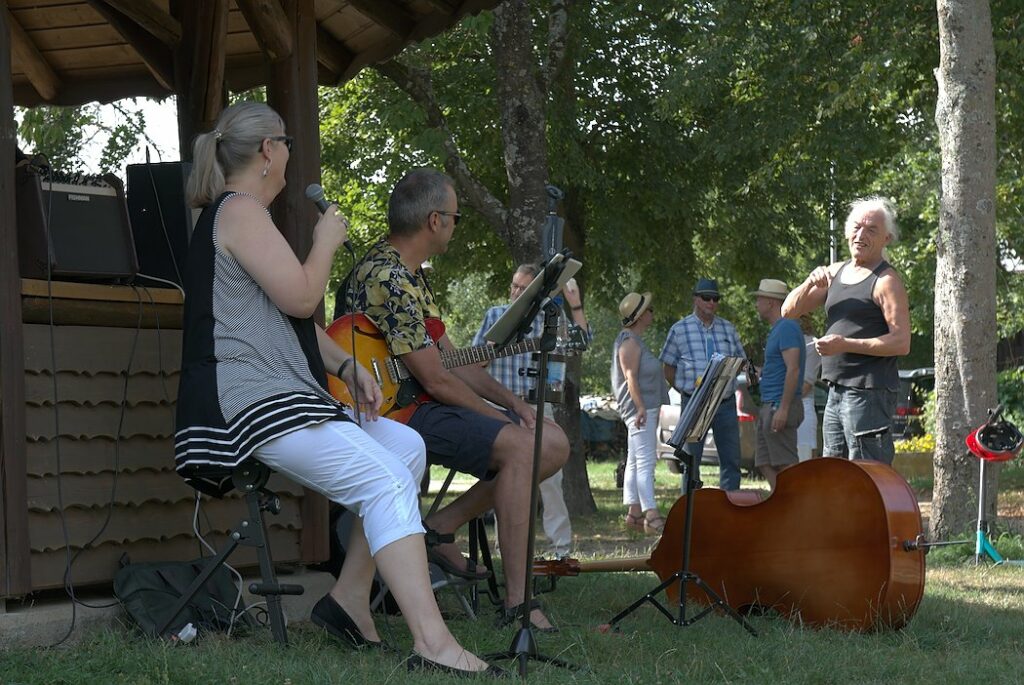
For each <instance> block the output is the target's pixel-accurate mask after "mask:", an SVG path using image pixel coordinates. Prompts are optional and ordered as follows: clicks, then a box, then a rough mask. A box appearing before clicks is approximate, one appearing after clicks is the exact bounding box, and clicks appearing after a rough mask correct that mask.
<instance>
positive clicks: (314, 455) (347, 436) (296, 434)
mask: <svg viewBox="0 0 1024 685" xmlns="http://www.w3.org/2000/svg"><path fill="white" fill-rule="evenodd" d="M254 456H255V457H256V459H258V460H260V461H261V462H263V463H264V464H266V465H267V466H269V467H270V468H272V469H274V470H275V471H278V472H280V473H281V474H283V475H285V476H287V477H288V478H291V479H292V480H294V481H295V482H297V483H301V484H302V485H304V486H306V487H307V488H309V489H310V490H315V491H316V492H319V493H320V494H322V495H323V496H324V497H327V498H328V499H330V500H331V501H333V502H337V503H338V504H340V505H342V506H343V507H345V508H346V509H349V510H350V511H352V512H353V513H355V514H356V515H357V516H359V518H361V519H362V520H363V530H364V531H365V532H366V540H367V542H369V544H370V554H376V553H377V552H378V551H379V550H380V549H381V548H383V547H386V546H387V545H389V544H391V543H392V542H394V541H396V540H400V539H401V538H404V537H407V536H409V535H417V534H422V533H423V523H422V521H421V519H420V508H419V483H420V479H421V478H422V477H423V471H424V469H425V468H426V463H427V448H426V446H425V445H424V444H423V439H422V438H421V437H420V436H419V433H417V432H416V431H414V430H413V429H411V428H408V427H407V426H405V425H403V424H401V423H398V422H397V421H392V420H390V419H378V420H377V421H363V428H360V427H359V426H358V425H356V424H355V423H351V422H349V421H325V422H324V423H319V424H317V425H315V426H310V427H308V428H302V429H300V430H297V431H293V432H291V433H288V434H287V435H283V436H281V437H279V438H275V439H274V440H271V441H270V442H268V443H266V444H265V445H263V446H261V447H260V448H259V449H257V450H256V452H255V454H254Z"/></svg>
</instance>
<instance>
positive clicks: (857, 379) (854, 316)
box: [821, 260, 899, 390]
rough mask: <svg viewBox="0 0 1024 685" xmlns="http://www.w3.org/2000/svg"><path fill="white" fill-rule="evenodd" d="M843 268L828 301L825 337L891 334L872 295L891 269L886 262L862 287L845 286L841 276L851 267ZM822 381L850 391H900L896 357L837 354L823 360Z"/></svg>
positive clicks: (837, 274)
mask: <svg viewBox="0 0 1024 685" xmlns="http://www.w3.org/2000/svg"><path fill="white" fill-rule="evenodd" d="M849 264H850V262H846V263H845V264H843V265H842V266H841V267H840V268H839V271H838V272H837V273H836V275H835V277H834V278H833V279H832V283H830V284H829V286H828V295H826V297H825V333H826V334H829V333H835V334H836V335H841V336H843V337H845V338H877V337H879V336H882V335H885V334H886V333H888V332H889V324H888V323H886V321H885V315H884V314H883V312H882V308H881V307H879V306H878V305H877V304H875V301H874V299H873V298H872V293H873V292H874V290H875V283H877V282H878V276H879V274H881V273H882V272H883V271H885V270H886V269H888V268H890V267H889V263H888V262H887V261H885V260H882V263H881V264H879V265H878V266H876V267H875V268H874V270H872V272H871V275H869V276H868V277H867V278H865V279H864V280H863V281H861V282H860V283H851V284H849V285H847V284H845V283H843V282H841V280H840V276H842V274H843V271H844V270H845V269H846V267H847V266H849ZM821 377H822V378H824V379H825V380H827V381H831V382H832V383H835V384H836V385H844V386H847V387H850V388H888V389H889V390H897V389H898V387H899V371H898V370H897V367H896V357H876V356H873V355H869V354H850V353H844V354H833V355H828V356H825V357H822V358H821Z"/></svg>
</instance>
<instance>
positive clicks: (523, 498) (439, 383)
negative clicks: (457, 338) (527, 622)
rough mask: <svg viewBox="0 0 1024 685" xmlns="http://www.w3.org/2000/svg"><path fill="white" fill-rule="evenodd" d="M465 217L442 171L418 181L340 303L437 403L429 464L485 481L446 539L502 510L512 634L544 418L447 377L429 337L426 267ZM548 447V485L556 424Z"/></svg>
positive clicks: (464, 563)
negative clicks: (537, 434)
mask: <svg viewBox="0 0 1024 685" xmlns="http://www.w3.org/2000/svg"><path fill="white" fill-rule="evenodd" d="M460 216H461V215H460V214H459V207H458V198H457V197H456V194H455V187H454V184H453V182H452V180H451V179H450V178H449V177H448V176H447V175H445V174H443V173H441V172H439V171H436V170H433V169H416V170H413V171H411V172H409V173H408V174H406V176H405V177H404V178H402V180H400V181H399V182H398V184H397V185H396V186H395V188H394V190H393V191H392V193H391V198H390V199H389V201H388V228H389V233H388V235H387V236H386V237H385V238H384V239H383V240H381V241H379V242H378V243H377V244H376V245H374V246H373V247H371V248H370V250H369V252H367V254H366V256H365V257H364V258H363V259H362V260H361V261H360V262H359V263H358V264H357V265H356V267H355V270H354V272H353V273H350V274H349V276H348V278H347V279H346V282H345V283H344V284H343V285H342V287H341V288H340V289H339V291H338V296H339V298H343V299H340V300H339V301H344V302H345V303H346V304H347V307H345V308H344V309H347V310H348V311H352V312H362V313H363V314H364V315H365V316H366V317H367V318H368V319H369V320H370V322H371V323H372V324H373V326H375V327H376V328H377V329H378V331H379V333H380V334H381V335H382V336H383V337H384V339H385V340H386V342H387V345H388V348H389V350H390V352H391V354H392V355H394V356H396V357H398V358H399V359H400V360H401V362H402V363H403V364H404V366H405V368H406V369H408V372H409V373H410V374H411V376H412V378H413V379H415V381H416V382H418V384H419V385H420V386H421V387H422V389H423V391H424V392H425V393H427V394H428V395H429V396H430V399H429V401H426V402H423V403H421V404H419V406H418V407H417V408H416V409H415V411H414V412H413V413H412V415H411V416H410V417H409V420H408V425H409V426H410V427H412V428H414V429H415V430H417V431H418V432H419V433H420V435H422V437H423V439H424V441H425V442H426V444H427V453H428V458H429V459H430V460H431V461H432V462H434V463H439V464H442V465H444V466H446V467H449V468H455V469H457V470H459V471H461V472H463V473H468V474H471V475H473V476H476V477H478V478H479V479H480V481H479V482H477V483H476V484H475V485H473V487H471V488H470V489H469V490H467V491H466V492H465V493H463V494H462V495H460V496H459V497H458V498H456V499H455V500H454V501H452V502H451V503H450V504H448V505H447V506H445V507H444V508H442V509H440V510H438V511H437V512H435V513H434V514H433V515H432V516H430V517H429V518H428V519H427V521H426V523H427V525H429V526H430V527H431V528H433V529H435V530H437V531H438V532H439V533H442V534H445V533H454V532H455V531H456V530H457V529H458V528H459V527H460V526H462V525H463V524H465V523H467V522H468V521H470V520H471V519H472V518H474V517H475V516H477V515H479V514H481V513H483V512H485V511H487V510H488V509H492V508H493V509H494V510H495V514H496V518H497V524H498V537H499V539H500V540H501V553H502V560H503V566H504V570H505V587H506V591H507V596H506V600H505V608H504V611H503V612H502V614H501V616H500V618H499V625H505V624H508V623H511V622H512V621H514V620H515V617H516V615H517V614H518V611H519V606H520V605H521V604H522V602H523V598H524V596H525V592H524V590H525V588H524V587H523V583H524V579H525V576H526V564H527V561H528V560H527V559H526V547H527V529H528V523H529V506H530V497H529V495H528V493H529V488H530V485H531V468H532V464H533V443H534V427H535V422H536V421H537V416H536V413H535V411H534V409H533V407H531V406H530V405H529V404H527V403H526V402H525V401H523V400H522V399H521V398H520V397H518V396H516V395H515V394H514V393H512V392H511V391H510V390H508V389H507V388H506V387H504V386H503V385H501V383H499V382H498V381H496V380H495V379H494V378H492V377H491V376H490V375H489V374H488V373H487V371H486V370H485V369H484V368H483V367H482V366H478V365H469V366H462V367H458V368H451V369H449V368H446V367H445V365H444V364H443V363H442V358H441V353H442V352H445V351H449V350H452V349H453V348H454V346H453V345H452V343H451V341H450V340H449V339H448V336H447V335H445V334H442V335H441V336H440V337H439V338H437V339H435V337H433V336H431V335H430V333H429V331H428V326H427V320H428V319H432V318H440V311H439V309H438V307H437V305H436V303H435V301H434V295H433V292H432V291H431V288H430V285H429V283H428V282H427V280H426V278H425V277H424V274H423V270H422V269H421V267H420V265H421V264H422V263H423V262H424V261H426V260H428V259H429V258H431V257H433V256H435V255H438V254H441V253H443V252H445V251H447V249H448V243H449V241H450V240H451V238H452V234H453V233H454V231H455V225H456V224H457V223H458V221H459V218H460ZM353 277H354V287H350V285H351V281H352V280H353ZM339 309H342V308H341V307H339ZM492 403H493V404H492ZM495 405H497V407H496V406H495ZM502 408H503V409H502ZM542 420H543V419H542ZM542 437H543V445H542V454H541V459H540V475H539V478H540V480H544V479H545V478H548V477H549V476H551V475H552V474H553V473H555V472H556V471H558V469H560V468H561V467H562V465H563V464H564V463H565V461H566V459H567V458H568V456H569V443H568V440H567V439H566V437H565V433H564V432H563V431H562V429H561V428H559V427H558V425H557V424H555V423H554V422H553V421H548V422H547V423H546V424H545V426H544V431H543V436H542ZM429 557H430V559H431V561H433V562H434V563H437V564H438V565H439V566H441V567H442V568H444V569H445V570H446V571H449V572H451V573H455V574H457V575H463V576H465V577H470V578H474V577H477V578H478V577H480V576H479V575H476V574H475V573H474V571H475V569H473V568H472V567H471V566H469V561H468V560H467V559H465V558H464V557H463V556H462V554H461V552H460V551H459V550H458V548H457V547H456V546H455V545H454V544H448V545H440V546H437V547H435V548H433V549H432V550H431V551H430V554H429ZM484 577H486V576H484ZM530 616H531V621H532V622H533V624H534V626H535V627H536V628H539V629H551V628H552V626H551V624H550V622H549V621H548V620H547V617H545V616H544V614H543V613H542V612H541V611H540V609H539V608H534V609H533V610H532V612H531V615H530Z"/></svg>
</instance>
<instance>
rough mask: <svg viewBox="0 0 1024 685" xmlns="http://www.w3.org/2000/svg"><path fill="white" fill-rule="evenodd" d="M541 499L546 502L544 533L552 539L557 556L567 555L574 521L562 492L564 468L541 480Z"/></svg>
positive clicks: (552, 546)
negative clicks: (570, 519) (570, 520)
mask: <svg viewBox="0 0 1024 685" xmlns="http://www.w3.org/2000/svg"><path fill="white" fill-rule="evenodd" d="M539 488H540V501H541V502H542V503H543V504H544V518H543V519H542V523H543V526H544V534H545V535H547V536H548V540H550V541H551V549H552V552H554V554H555V556H559V557H560V556H565V555H566V554H568V553H569V550H571V549H572V523H570V522H569V508H568V507H566V506H565V494H564V493H563V492H562V469H558V470H557V471H555V473H553V474H552V475H551V476H550V477H549V478H547V479H545V480H542V481H541V482H540V486H539Z"/></svg>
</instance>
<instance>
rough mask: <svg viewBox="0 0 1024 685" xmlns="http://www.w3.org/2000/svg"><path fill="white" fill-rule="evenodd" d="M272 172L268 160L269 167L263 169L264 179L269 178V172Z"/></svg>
mask: <svg viewBox="0 0 1024 685" xmlns="http://www.w3.org/2000/svg"><path fill="white" fill-rule="evenodd" d="M269 171H270V160H269V159H268V160H267V165H266V166H265V167H263V178H266V177H267V172H269Z"/></svg>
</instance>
